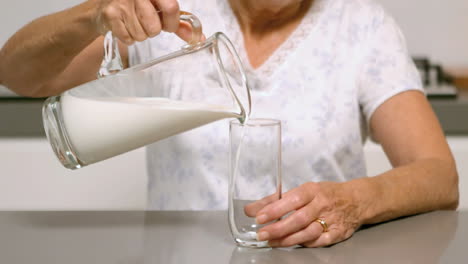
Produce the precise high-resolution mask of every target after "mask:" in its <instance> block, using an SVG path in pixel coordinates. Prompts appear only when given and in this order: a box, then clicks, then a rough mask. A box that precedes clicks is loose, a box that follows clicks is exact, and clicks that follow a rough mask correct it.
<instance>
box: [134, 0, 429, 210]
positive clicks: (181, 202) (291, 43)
mask: <svg viewBox="0 0 468 264" xmlns="http://www.w3.org/2000/svg"><path fill="white" fill-rule="evenodd" d="M180 6H181V9H182V10H188V11H191V12H193V13H194V14H196V15H197V16H198V17H199V18H200V20H201V21H202V24H203V28H204V33H205V35H206V36H211V35H212V34H213V33H215V32H218V31H221V32H224V33H225V34H226V35H227V36H228V37H229V38H230V39H231V41H232V42H233V44H234V46H235V48H236V49H237V51H238V53H239V55H240V57H241V60H242V61H243V63H244V66H245V68H246V71H247V77H248V79H249V82H250V88H251V93H252V107H253V109H252V115H251V116H252V117H267V118H275V119H279V120H281V121H282V168H283V169H282V172H283V190H285V191H286V190H288V189H291V188H294V187H297V186H299V185H301V184H303V183H305V182H308V181H316V182H318V181H348V180H351V179H355V178H359V177H366V176H367V174H366V165H365V160H364V153H363V144H364V142H365V140H366V138H367V136H368V123H369V120H370V118H371V116H372V114H373V113H374V111H375V110H376V109H377V108H378V107H379V106H380V105H381V104H382V103H383V102H385V101H386V100H387V99H389V98H390V97H392V96H394V95H396V94H398V93H401V92H404V91H408V90H420V91H422V86H421V80H420V77H419V74H418V71H417V70H416V68H415V66H414V64H413V62H412V60H411V58H410V57H409V55H408V52H407V49H406V45H405V39H404V37H403V35H402V33H401V31H400V29H399V28H398V26H397V25H396V23H395V21H394V20H393V19H392V18H391V17H390V16H389V15H388V14H386V13H385V11H384V10H383V8H382V7H380V6H379V5H378V4H376V3H374V2H372V1H371V0H315V1H314V4H313V6H312V7H311V9H310V10H309V11H308V13H307V14H306V16H305V17H304V18H303V20H302V22H301V24H300V25H299V26H298V28H297V29H295V31H294V32H293V33H292V34H291V35H290V36H289V38H288V39H287V40H286V41H285V42H284V43H283V44H282V45H281V46H280V47H279V48H278V49H277V50H276V51H275V52H274V53H273V54H272V55H271V56H270V57H269V58H268V59H267V61H266V62H265V63H264V64H262V65H261V66H260V67H258V68H256V69H254V68H253V67H251V66H250V64H249V63H248V62H249V60H248V59H247V55H246V51H245V48H244V43H243V36H242V32H241V30H240V27H239V24H238V22H237V19H236V17H235V16H234V14H233V12H232V10H231V9H230V6H229V3H228V1H227V0H185V1H184V0H181V1H180ZM182 44H183V42H182V41H181V40H180V39H178V38H177V37H175V36H174V35H173V34H168V33H162V34H160V35H159V36H157V37H155V38H153V39H149V40H147V41H144V42H141V43H137V44H135V45H133V46H131V47H129V54H130V64H131V65H134V64H138V63H142V62H145V61H148V60H150V59H153V58H156V57H159V56H161V55H164V54H167V53H169V52H171V51H174V50H176V49H178V48H179V47H180V46H182ZM228 130H229V125H228V120H220V121H216V122H213V123H210V124H208V125H205V126H202V127H199V128H196V129H193V130H190V131H188V132H184V133H182V134H179V135H176V136H172V137H170V138H167V139H164V140H161V141H158V142H156V143H154V144H152V145H150V146H148V148H147V160H148V162H147V164H148V165H147V166H148V175H149V181H148V188H149V189H148V190H149V200H148V209H150V210H151V209H153V210H219V209H226V208H227V198H228V192H227V190H228V178H229V131H228Z"/></svg>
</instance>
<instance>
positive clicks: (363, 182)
mask: <svg viewBox="0 0 468 264" xmlns="http://www.w3.org/2000/svg"><path fill="white" fill-rule="evenodd" d="M343 185H345V186H346V187H345V189H346V192H347V195H348V196H349V199H350V202H351V203H352V204H353V205H354V207H355V217H356V221H357V223H358V224H359V226H362V225H365V224H371V223H373V221H372V219H373V218H374V215H375V211H376V206H375V205H376V204H379V202H378V197H379V195H378V193H379V192H378V190H377V188H376V186H374V183H373V182H372V180H371V178H367V177H366V178H360V179H355V180H352V181H349V182H344V183H343Z"/></svg>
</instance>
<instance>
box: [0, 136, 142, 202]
mask: <svg viewBox="0 0 468 264" xmlns="http://www.w3.org/2000/svg"><path fill="white" fill-rule="evenodd" d="M0 166H1V167H0V210H142V209H144V208H145V206H146V167H145V151H144V149H138V150H135V151H132V152H129V153H126V154H123V155H121V156H118V157H114V158H111V159H109V160H106V161H103V162H100V163H97V164H93V165H90V166H88V167H84V168H81V169H78V170H74V171H72V170H68V169H65V168H64V167H62V165H61V164H60V163H59V161H58V160H56V157H55V155H54V154H53V152H52V149H51V148H50V146H49V143H48V142H47V140H46V139H45V138H21V139H19V138H0Z"/></svg>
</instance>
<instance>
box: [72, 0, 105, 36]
mask: <svg viewBox="0 0 468 264" xmlns="http://www.w3.org/2000/svg"><path fill="white" fill-rule="evenodd" d="M100 5H101V1H100V0H88V1H86V2H83V3H82V4H79V5H77V6H75V7H72V8H70V9H68V12H69V15H70V16H71V17H76V22H77V23H79V26H80V28H82V29H83V30H85V31H86V32H87V35H88V36H89V38H90V39H96V38H97V37H99V36H100V35H102V33H101V31H100V26H99V19H98V18H99V7H100Z"/></svg>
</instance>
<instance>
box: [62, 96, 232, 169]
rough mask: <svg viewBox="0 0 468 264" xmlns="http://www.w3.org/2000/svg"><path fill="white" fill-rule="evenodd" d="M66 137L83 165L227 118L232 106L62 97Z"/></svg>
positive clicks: (161, 100)
mask: <svg viewBox="0 0 468 264" xmlns="http://www.w3.org/2000/svg"><path fill="white" fill-rule="evenodd" d="M60 101H61V108H62V115H63V121H64V125H65V129H66V131H67V133H68V141H69V143H70V144H71V146H72V148H73V150H74V151H75V156H77V157H80V162H81V163H83V164H86V165H87V164H91V163H95V162H98V161H101V160H104V159H107V158H110V157H113V156H116V155H118V154H121V153H124V152H127V151H130V150H133V149H136V148H139V147H142V146H145V145H147V144H150V143H153V142H155V141H158V140H161V139H164V138H167V137H169V136H172V135H175V134H178V133H181V132H184V131H186V130H190V129H193V128H196V127H199V126H202V125H204V124H207V123H210V122H214V121H217V120H220V119H223V118H234V117H235V118H238V117H239V115H237V114H235V113H232V109H231V111H230V109H229V108H227V107H225V106H220V105H211V104H205V103H195V102H185V101H184V102H183V101H176V100H170V99H167V98H154V97H153V98H141V97H140V98H135V97H134V98H130V97H129V98H123V97H120V98H119V97H109V98H107V97H106V98H89V97H87V98H81V97H76V96H73V95H70V94H65V95H63V96H62V98H61V99H60Z"/></svg>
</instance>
